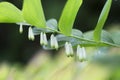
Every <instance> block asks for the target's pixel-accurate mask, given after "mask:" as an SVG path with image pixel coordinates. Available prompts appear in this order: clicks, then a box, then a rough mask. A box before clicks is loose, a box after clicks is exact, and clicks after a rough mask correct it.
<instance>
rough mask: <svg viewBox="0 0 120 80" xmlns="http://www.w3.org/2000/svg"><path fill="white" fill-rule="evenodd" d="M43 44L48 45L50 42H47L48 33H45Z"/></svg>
mask: <svg viewBox="0 0 120 80" xmlns="http://www.w3.org/2000/svg"><path fill="white" fill-rule="evenodd" d="M43 44H44V45H47V44H48V41H47V37H46V33H43Z"/></svg>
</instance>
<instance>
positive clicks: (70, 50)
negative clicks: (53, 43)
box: [65, 42, 73, 57]
mask: <svg viewBox="0 0 120 80" xmlns="http://www.w3.org/2000/svg"><path fill="white" fill-rule="evenodd" d="M65 53H66V55H67V56H68V57H69V56H73V48H72V45H71V43H69V42H66V43H65Z"/></svg>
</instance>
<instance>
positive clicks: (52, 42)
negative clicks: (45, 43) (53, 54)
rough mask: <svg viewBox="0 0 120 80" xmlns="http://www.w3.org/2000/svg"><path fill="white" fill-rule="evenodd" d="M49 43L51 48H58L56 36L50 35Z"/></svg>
mask: <svg viewBox="0 0 120 80" xmlns="http://www.w3.org/2000/svg"><path fill="white" fill-rule="evenodd" d="M50 45H51V47H52V48H55V49H58V47H59V46H58V41H57V38H56V37H55V36H54V35H53V34H52V35H51V36H50Z"/></svg>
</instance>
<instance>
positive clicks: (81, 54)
mask: <svg viewBox="0 0 120 80" xmlns="http://www.w3.org/2000/svg"><path fill="white" fill-rule="evenodd" d="M65 53H66V55H67V56H68V57H69V56H73V55H74V52H73V48H72V44H71V43H69V42H66V43H65ZM76 55H77V58H78V60H79V61H85V60H86V51H85V48H84V47H80V45H78V46H77V50H76Z"/></svg>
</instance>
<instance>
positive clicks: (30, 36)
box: [28, 27, 35, 41]
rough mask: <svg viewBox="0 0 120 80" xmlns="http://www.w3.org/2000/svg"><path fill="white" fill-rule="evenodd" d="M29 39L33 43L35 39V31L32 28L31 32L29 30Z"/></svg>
mask: <svg viewBox="0 0 120 80" xmlns="http://www.w3.org/2000/svg"><path fill="white" fill-rule="evenodd" d="M28 38H29V40H32V41H33V40H34V39H35V37H34V33H33V30H32V28H31V27H29V30H28Z"/></svg>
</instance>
